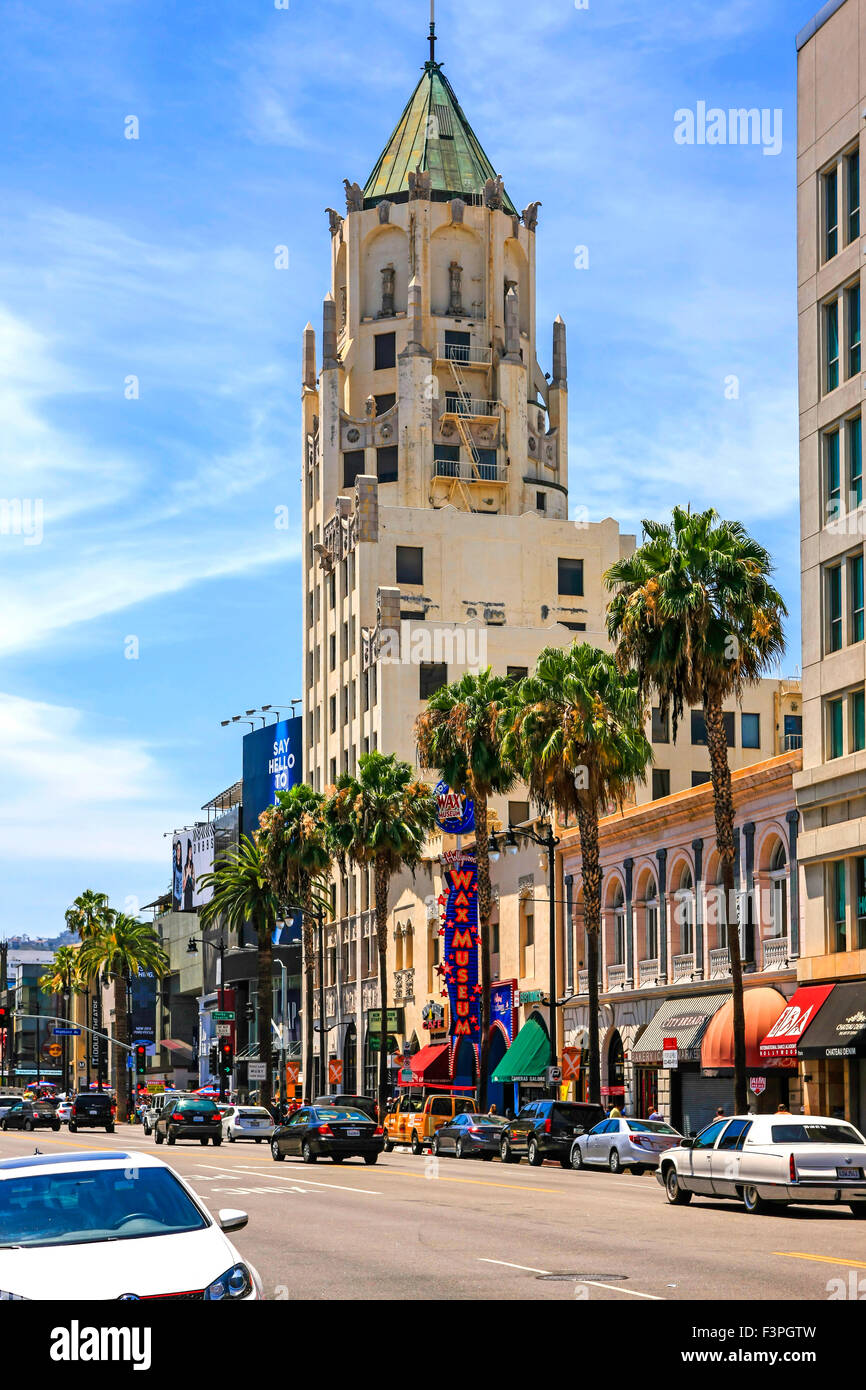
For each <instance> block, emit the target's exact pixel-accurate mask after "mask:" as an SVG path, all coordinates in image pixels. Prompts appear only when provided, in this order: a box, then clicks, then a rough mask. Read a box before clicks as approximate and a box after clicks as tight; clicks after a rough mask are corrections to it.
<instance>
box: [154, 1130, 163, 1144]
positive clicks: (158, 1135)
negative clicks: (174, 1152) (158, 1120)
mask: <svg viewBox="0 0 866 1390" xmlns="http://www.w3.org/2000/svg"><path fill="white" fill-rule="evenodd" d="M153 1137H154V1139H155V1140H156V1142H157V1144H161V1143H162V1142H163V1140H164V1139H165V1135H164V1134H161V1133H160V1131H159V1130H158V1129H155V1130H154V1131H153Z"/></svg>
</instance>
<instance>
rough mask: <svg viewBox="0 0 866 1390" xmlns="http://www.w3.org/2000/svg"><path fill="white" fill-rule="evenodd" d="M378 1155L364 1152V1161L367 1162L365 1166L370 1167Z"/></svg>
mask: <svg viewBox="0 0 866 1390" xmlns="http://www.w3.org/2000/svg"><path fill="white" fill-rule="evenodd" d="M378 1157H379V1155H378V1154H364V1162H365V1163H366V1164H367V1167H368V1168H370V1167H372V1166H373V1164H374V1163H375V1162H376V1159H377V1158H378Z"/></svg>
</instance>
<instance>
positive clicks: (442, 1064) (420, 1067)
mask: <svg viewBox="0 0 866 1390" xmlns="http://www.w3.org/2000/svg"><path fill="white" fill-rule="evenodd" d="M450 1051H451V1044H450V1043H435V1044H428V1046H427V1047H422V1048H421V1051H420V1052H416V1053H415V1056H414V1057H412V1058H410V1061H409V1066H410V1068H411V1070H412V1084H413V1085H414V1086H435V1085H439V1084H445V1085H447V1083H448V1081H449V1080H450V1077H449V1074H448V1056H449V1053H450Z"/></svg>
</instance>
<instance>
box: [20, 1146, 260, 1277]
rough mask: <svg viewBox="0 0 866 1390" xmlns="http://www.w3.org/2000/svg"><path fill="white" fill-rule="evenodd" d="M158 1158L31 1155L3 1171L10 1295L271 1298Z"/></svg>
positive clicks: (227, 1226) (231, 1216) (235, 1218)
mask: <svg viewBox="0 0 866 1390" xmlns="http://www.w3.org/2000/svg"><path fill="white" fill-rule="evenodd" d="M247 1219H248V1218H247V1214H246V1212H243V1211H233V1210H223V1211H220V1212H218V1213H217V1214H216V1216H211V1215H210V1213H209V1212H208V1211H207V1209H206V1208H205V1207H204V1206H203V1205H202V1203H201V1201H200V1200H199V1199H198V1197H196V1195H195V1193H194V1192H193V1190H192V1188H191V1187H188V1186H187V1184H186V1183H185V1182H184V1181H183V1179H182V1178H181V1177H179V1176H178V1174H177V1173H175V1172H173V1171H172V1169H171V1168H169V1167H168V1165H167V1164H165V1163H163V1162H162V1161H161V1160H160V1159H158V1158H157V1157H156V1155H155V1154H150V1153H141V1152H137V1153H136V1154H135V1155H132V1154H127V1153H113V1152H103V1153H86V1154H79V1155H73V1154H52V1155H50V1156H36V1155H31V1156H29V1157H27V1158H12V1159H6V1160H5V1161H4V1162H2V1163H0V1289H3V1290H4V1292H3V1295H2V1296H3V1298H6V1299H15V1300H17V1299H57V1300H61V1299H62V1300H67V1299H68V1298H69V1297H70V1292H71V1291H74V1294H75V1296H76V1297H77V1298H84V1299H99V1300H104V1299H134V1300H139V1299H157V1298H159V1299H163V1298H177V1299H196V1300H199V1301H202V1302H204V1301H207V1302H222V1301H229V1302H237V1301H240V1300H243V1299H249V1300H253V1299H260V1298H262V1296H263V1294H262V1283H261V1279H260V1278H259V1275H258V1273H257V1271H256V1270H255V1269H254V1267H253V1266H252V1265H251V1264H249V1263H248V1261H246V1260H244V1259H243V1257H242V1256H241V1255H240V1254H239V1252H238V1251H237V1250H236V1249H235V1247H234V1245H232V1243H231V1241H230V1240H229V1239H228V1237H227V1235H226V1234H225V1233H226V1232H229V1231H239V1230H241V1229H242V1228H243V1227H244V1226H245V1225H246V1224H247Z"/></svg>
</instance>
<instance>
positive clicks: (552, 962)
mask: <svg viewBox="0 0 866 1390" xmlns="http://www.w3.org/2000/svg"><path fill="white" fill-rule="evenodd" d="M518 836H520V837H521V838H522V839H524V840H529V841H530V842H531V843H532V844H534V845H539V846H540V848H541V849H543V850H544V852H545V854H546V856H547V895H548V899H549V904H548V905H549V911H550V916H549V927H548V930H549V938H548V966H549V991H550V1065H551V1066H552V1067H555V1066H556V1060H557V1051H556V847H557V845H558V844H559V839H558V837H557V836H556V835H554V833H553V824H552V822H548V824H547V826H546V827H545V834H544V835H539V833H538V831H536V830H530V829H529V828H528V827H527V826H525V825H524V826H519V827H518V826H516V825H509V827H508V834H507V836H506V838H505V847H506V849H507V850H508V851H509V852H510V853H512V854H516V853H517V850H518V841H517V837H518ZM490 850H491V852H492V853H494V854H495V855H496V857H497V858H498V857H499V842H498V840H497V837H496V834H495V833H494V834H491V836H490ZM550 1090H551V1094H552V1095H553V1097H554V1099H555V1098H556V1085H555V1083H551V1087H550Z"/></svg>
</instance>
